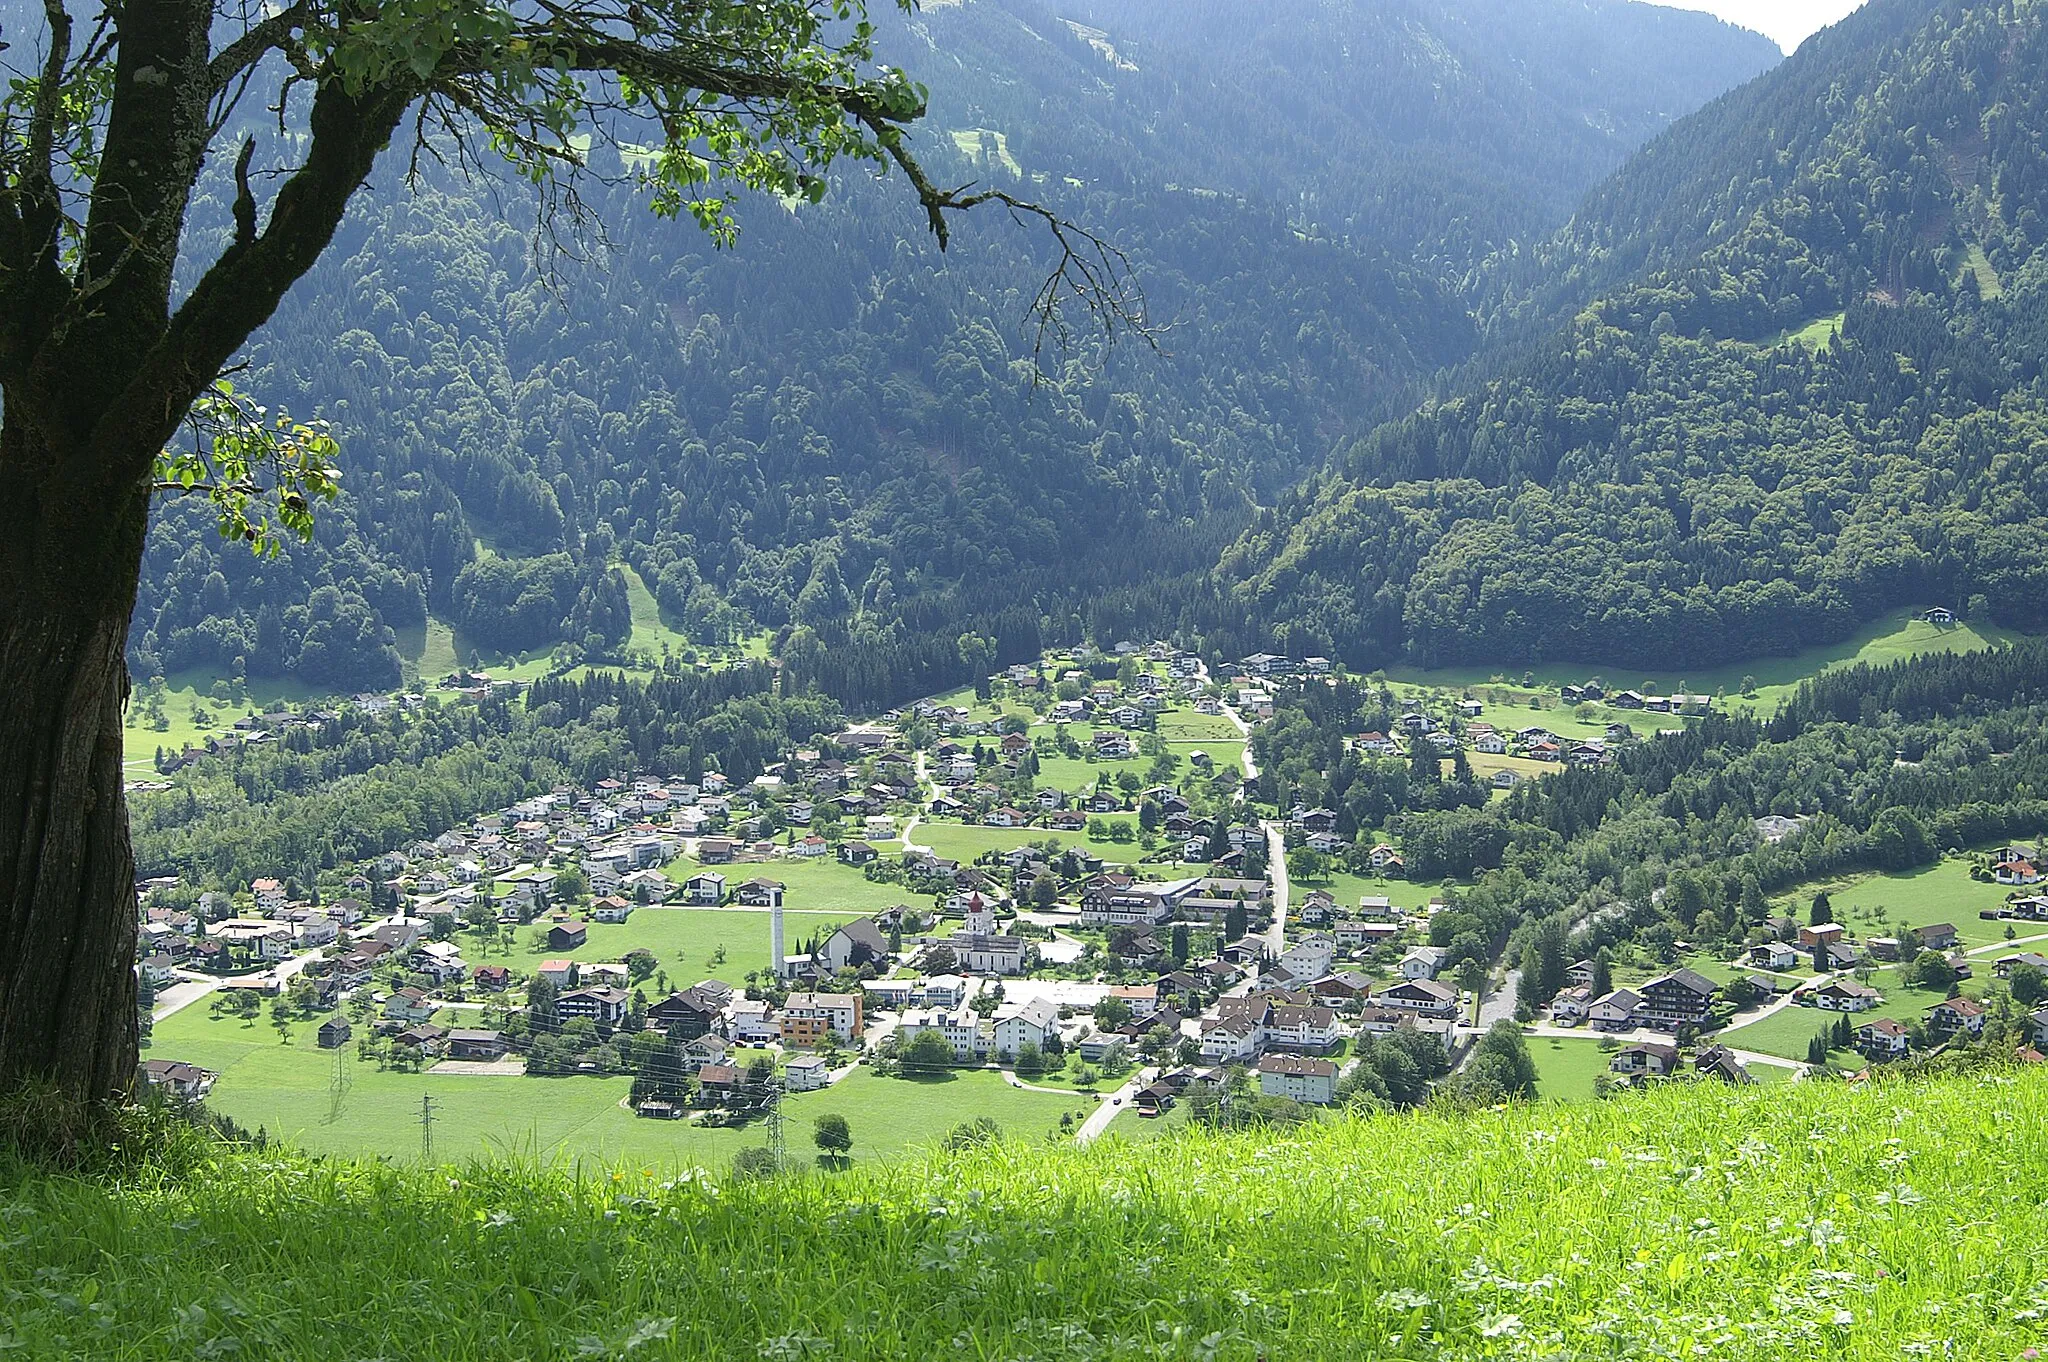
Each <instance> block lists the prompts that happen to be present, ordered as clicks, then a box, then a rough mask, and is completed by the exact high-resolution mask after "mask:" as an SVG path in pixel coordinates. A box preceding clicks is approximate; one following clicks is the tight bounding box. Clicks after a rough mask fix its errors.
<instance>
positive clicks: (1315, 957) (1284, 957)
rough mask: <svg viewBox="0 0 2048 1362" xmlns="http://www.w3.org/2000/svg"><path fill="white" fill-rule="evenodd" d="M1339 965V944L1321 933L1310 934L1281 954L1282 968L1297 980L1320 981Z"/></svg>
mask: <svg viewBox="0 0 2048 1362" xmlns="http://www.w3.org/2000/svg"><path fill="white" fill-rule="evenodd" d="M1336 963H1337V944H1336V942H1334V941H1332V940H1331V939H1330V938H1329V937H1327V936H1324V935H1323V934H1322V933H1321V932H1310V933H1309V934H1308V935H1307V936H1304V937H1302V938H1301V939H1300V940H1299V941H1296V942H1295V943H1294V944H1293V945H1291V946H1289V947H1288V948H1287V949H1286V950H1285V951H1282V952H1281V953H1280V968H1282V969H1284V970H1286V971H1287V972H1288V973H1289V974H1291V975H1293V976H1294V977H1295V978H1297V979H1308V980H1314V979H1320V978H1322V977H1323V976H1324V975H1326V974H1328V973H1329V972H1330V969H1331V967H1332V966H1333V965H1335V964H1336Z"/></svg>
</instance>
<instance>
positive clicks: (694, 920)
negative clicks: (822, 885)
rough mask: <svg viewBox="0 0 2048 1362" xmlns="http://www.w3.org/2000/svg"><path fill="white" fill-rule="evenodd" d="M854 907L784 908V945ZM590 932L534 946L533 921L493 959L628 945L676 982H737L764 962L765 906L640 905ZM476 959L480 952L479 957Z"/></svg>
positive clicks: (615, 955)
mask: <svg viewBox="0 0 2048 1362" xmlns="http://www.w3.org/2000/svg"><path fill="white" fill-rule="evenodd" d="M861 916H863V914H861V913H859V912H849V911H844V910H842V911H839V912H808V911H806V912H798V911H795V910H791V911H789V912H787V913H785V914H784V927H785V930H786V931H787V933H788V946H789V949H790V950H792V951H796V950H799V949H801V947H800V945H799V944H798V943H799V942H801V941H802V940H803V939H804V938H805V937H807V936H810V935H811V934H812V933H817V934H818V935H820V936H823V935H827V934H829V933H830V932H831V931H832V929H833V928H835V927H837V926H839V924H841V923H842V922H850V921H852V920H853V919H854V918H857V917H861ZM588 927H589V936H588V937H587V938H586V939H585V941H584V943H583V944H582V945H581V946H579V947H578V948H576V949H575V950H570V951H565V950H557V949H555V948H553V947H549V946H542V947H539V948H535V947H534V946H533V945H532V938H534V937H535V936H536V935H544V934H545V932H546V924H545V923H540V922H536V923H534V924H533V925H532V926H529V927H522V928H520V929H519V937H518V942H517V944H516V945H514V946H513V948H512V950H511V953H510V954H509V955H494V956H492V957H490V958H491V959H492V960H493V961H494V962H497V963H502V964H510V965H511V966H512V967H513V968H514V969H518V970H523V971H531V970H532V969H533V968H534V967H535V966H536V965H538V964H539V963H540V962H541V961H542V960H583V961H604V960H617V959H619V958H620V957H622V956H623V955H625V954H626V952H628V951H631V950H639V949H645V950H650V951H653V952H654V958H655V959H656V960H657V961H658V962H660V965H661V968H662V969H664V970H666V971H668V975H669V978H670V980H671V981H673V982H674V983H675V984H676V985H677V986H678V987H680V986H682V985H685V984H691V983H695V982H696V981H697V980H699V979H723V980H725V981H726V982H727V983H731V984H737V983H739V982H741V981H742V980H744V979H745V978H746V976H747V974H748V972H749V971H751V970H758V969H766V968H767V967H768V910H767V909H765V908H763V909H759V910H744V911H739V912H732V911H715V910H709V909H702V908H694V909H693V908H639V909H635V910H634V912H633V914H632V916H630V917H628V918H627V919H626V920H625V921H624V922H617V923H608V922H593V923H590V924H588ZM720 946H723V947H724V948H725V960H724V962H723V963H721V964H717V965H714V964H712V963H711V958H712V956H713V954H714V953H716V951H717V950H718V948H719V947H720ZM478 958H479V959H481V958H482V957H478Z"/></svg>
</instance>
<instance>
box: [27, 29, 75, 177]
mask: <svg viewBox="0 0 2048 1362" xmlns="http://www.w3.org/2000/svg"><path fill="white" fill-rule="evenodd" d="M43 22H45V23H47V24H48V25H49V26H50V50H49V51H48V52H46V53H44V54H43V75H42V79H41V80H40V81H39V82H38V83H37V85H36V102H35V105H34V107H33V108H31V109H30V110H29V116H28V160H29V163H28V166H27V168H26V169H27V173H28V174H29V175H33V176H36V177H37V178H39V179H41V180H43V181H46V182H47V181H50V180H51V179H53V178H54V176H55V175H56V159H55V157H56V135H57V110H58V109H59V108H60V107H62V105H63V103H64V68H65V67H66V66H67V65H68V64H69V63H70V61H71V16H70V14H68V13H66V12H65V9H64V0H43Z"/></svg>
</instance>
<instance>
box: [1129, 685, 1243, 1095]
mask: <svg viewBox="0 0 2048 1362" xmlns="http://www.w3.org/2000/svg"><path fill="white" fill-rule="evenodd" d="M1159 736H1160V737H1161V738H1164V739H1165V740H1166V741H1167V742H1169V743H1185V742H1191V743H1196V744H1203V745H1206V744H1208V743H1212V742H1231V741H1234V740H1236V739H1238V738H1239V737H1241V736H1242V735H1241V734H1239V733H1238V731H1237V725H1236V724H1234V723H1232V722H1230V720H1229V719H1228V718H1226V717H1225V716H1223V715H1221V714H1201V713H1197V712H1196V711H1195V710H1193V709H1172V710H1168V711H1167V712H1166V713H1164V714H1162V715H1160V716H1159ZM1212 755H1213V754H1212ZM1148 1124H1149V1123H1148Z"/></svg>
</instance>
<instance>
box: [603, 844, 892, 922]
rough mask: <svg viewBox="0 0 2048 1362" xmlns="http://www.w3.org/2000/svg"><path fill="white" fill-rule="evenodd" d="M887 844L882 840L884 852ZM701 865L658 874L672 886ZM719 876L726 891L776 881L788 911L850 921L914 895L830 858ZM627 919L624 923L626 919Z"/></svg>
mask: <svg viewBox="0 0 2048 1362" xmlns="http://www.w3.org/2000/svg"><path fill="white" fill-rule="evenodd" d="M889 846H890V843H888V842H886V841H884V842H883V843H881V848H882V850H883V851H884V853H885V854H886V853H887V850H888V848H889ZM703 868H704V867H703V866H702V865H700V864H699V863H698V862H696V861H694V860H692V859H690V858H689V857H687V856H685V857H683V858H682V859H680V860H677V861H672V862H670V863H669V864H668V865H667V866H665V867H663V869H662V873H663V874H664V875H667V876H668V877H669V878H670V879H672V880H674V881H676V882H677V883H678V884H680V883H682V882H683V881H685V880H687V879H689V878H690V876H692V875H694V874H696V873H697V872H698V871H699V870H701V869H703ZM712 869H714V870H718V871H722V872H723V873H724V875H725V886H726V889H727V890H728V891H732V890H737V889H738V888H739V887H740V886H741V885H743V884H745V883H746V882H747V881H748V880H752V879H765V880H780V881H782V883H783V884H784V885H785V886H786V887H787V892H786V893H785V894H784V895H783V896H782V902H783V906H784V907H785V908H787V909H789V910H790V911H792V912H794V911H799V910H800V911H803V912H821V913H837V914H841V915H851V916H855V917H860V916H864V915H865V914H868V913H878V912H880V911H881V910H882V909H884V908H893V907H895V906H896V905H897V904H899V903H913V902H915V901H917V899H918V898H919V896H918V895H916V894H914V893H912V892H911V891H910V890H908V889H906V888H904V886H902V885H900V884H877V883H875V882H874V881H872V880H870V879H868V877H867V876H865V875H863V874H861V873H860V871H859V870H857V869H855V868H854V867H853V866H850V865H844V864H841V862H840V861H839V859H838V858H837V857H834V856H817V857H811V858H807V859H801V860H799V859H791V860H777V861H769V862H765V863H763V862H748V863H745V864H739V865H721V866H713V867H712ZM629 921H630V919H629Z"/></svg>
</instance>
